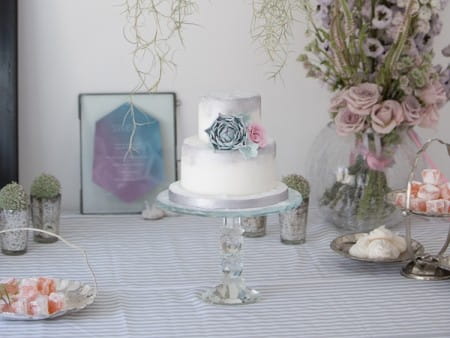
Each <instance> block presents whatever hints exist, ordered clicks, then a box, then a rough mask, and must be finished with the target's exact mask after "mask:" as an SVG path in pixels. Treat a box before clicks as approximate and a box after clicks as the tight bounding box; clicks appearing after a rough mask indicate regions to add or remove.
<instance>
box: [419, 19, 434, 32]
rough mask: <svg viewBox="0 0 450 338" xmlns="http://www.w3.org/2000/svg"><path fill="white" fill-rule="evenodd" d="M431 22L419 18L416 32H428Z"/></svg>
mask: <svg viewBox="0 0 450 338" xmlns="http://www.w3.org/2000/svg"><path fill="white" fill-rule="evenodd" d="M430 28H431V27H430V23H429V22H428V21H424V20H417V22H416V33H423V34H427V33H428V32H429V31H430Z"/></svg>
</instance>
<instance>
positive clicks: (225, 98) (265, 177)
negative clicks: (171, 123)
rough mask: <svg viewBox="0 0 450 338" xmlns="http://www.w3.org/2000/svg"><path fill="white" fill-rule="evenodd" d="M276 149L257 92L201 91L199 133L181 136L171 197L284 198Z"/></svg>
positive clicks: (238, 203) (189, 200) (242, 203)
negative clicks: (204, 93)
mask: <svg viewBox="0 0 450 338" xmlns="http://www.w3.org/2000/svg"><path fill="white" fill-rule="evenodd" d="M275 155H276V146H275V141H274V140H273V139H270V138H267V137H266V133H265V129H264V128H263V126H262V124H261V97H260V96H259V95H256V94H244V93H233V94H212V95H208V96H205V97H203V98H202V99H201V100H200V104H199V110H198V133H197V135H195V136H191V137H188V138H186V139H185V140H184V142H183V147H182V150H181V180H180V181H178V182H175V183H173V184H172V185H171V186H170V188H169V195H170V199H171V200H172V201H174V202H179V203H182V204H192V205H194V206H200V207H208V206H211V207H214V206H217V207H227V206H228V207H231V208H239V207H245V208H248V207H253V206H254V207H262V206H266V205H269V204H273V203H277V202H280V201H282V200H285V199H286V198H287V195H288V193H287V188H286V186H285V185H284V184H282V183H280V182H279V181H278V175H277V170H276V165H275ZM221 199H222V200H223V201H225V202H224V203H222V204H221V203H220V200H221ZM233 200H234V201H235V203H233ZM208 201H209V202H208ZM226 201H228V202H226ZM230 201H231V202H230ZM210 202H211V203H210ZM205 203H206V204H205Z"/></svg>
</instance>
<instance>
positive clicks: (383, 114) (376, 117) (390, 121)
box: [370, 100, 404, 134]
mask: <svg viewBox="0 0 450 338" xmlns="http://www.w3.org/2000/svg"><path fill="white" fill-rule="evenodd" d="M370 117H371V118H372V128H373V130H375V131H376V132H377V133H380V134H389V133H390V132H391V131H392V130H393V129H394V128H395V127H397V126H398V125H399V124H400V123H402V122H403V119H404V117H403V110H402V106H401V105H400V103H398V102H397V101H394V100H386V101H383V102H382V103H380V104H377V105H375V106H374V107H373V108H372V112H371V113H370Z"/></svg>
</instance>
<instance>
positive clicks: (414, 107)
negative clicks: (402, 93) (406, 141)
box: [402, 95, 423, 126]
mask: <svg viewBox="0 0 450 338" xmlns="http://www.w3.org/2000/svg"><path fill="white" fill-rule="evenodd" d="M402 109H403V116H404V118H405V122H406V125H408V126H417V125H418V124H419V123H420V122H421V121H422V112H423V108H422V105H421V104H420V102H419V100H417V98H416V97H415V96H414V95H409V96H407V97H406V98H405V99H403V101H402Z"/></svg>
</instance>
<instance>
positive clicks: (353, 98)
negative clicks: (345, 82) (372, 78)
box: [343, 82, 381, 116]
mask: <svg viewBox="0 0 450 338" xmlns="http://www.w3.org/2000/svg"><path fill="white" fill-rule="evenodd" d="M343 98H344V100H345V101H346V102H347V107H348V108H349V109H350V110H351V111H352V113H354V114H358V115H364V116H366V115H369V114H370V112H371V110H372V107H373V106H374V105H375V104H377V103H378V102H379V101H380V98H381V95H380V87H378V86H377V85H376V84H375V83H367V82H366V83H361V84H360V85H358V86H355V87H351V88H350V89H348V90H347V91H345V92H344V94H343Z"/></svg>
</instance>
